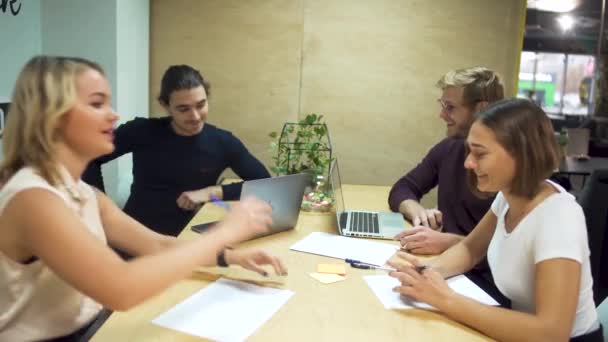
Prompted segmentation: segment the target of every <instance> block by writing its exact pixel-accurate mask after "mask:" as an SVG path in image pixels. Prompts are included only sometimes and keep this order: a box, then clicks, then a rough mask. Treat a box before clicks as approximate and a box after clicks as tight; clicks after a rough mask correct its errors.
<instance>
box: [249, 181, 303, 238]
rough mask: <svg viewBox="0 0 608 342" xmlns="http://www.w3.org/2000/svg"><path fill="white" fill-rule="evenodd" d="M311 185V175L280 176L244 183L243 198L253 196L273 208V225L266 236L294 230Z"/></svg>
mask: <svg viewBox="0 0 608 342" xmlns="http://www.w3.org/2000/svg"><path fill="white" fill-rule="evenodd" d="M310 183H311V176H310V174H304V173H299V174H295V175H287V176H279V177H273V178H264V179H256V180H250V181H246V182H245V183H243V189H242V190H241V198H246V197H248V196H253V197H255V198H257V199H260V200H262V201H264V202H266V203H268V204H270V206H271V207H272V214H271V215H272V225H271V226H270V231H269V232H268V233H266V234H264V235H269V234H274V233H278V232H282V231H285V230H288V229H292V228H293V227H295V226H296V224H297V223H298V216H299V214H300V205H302V197H303V196H304V189H305V188H306V186H307V185H309V184H310Z"/></svg>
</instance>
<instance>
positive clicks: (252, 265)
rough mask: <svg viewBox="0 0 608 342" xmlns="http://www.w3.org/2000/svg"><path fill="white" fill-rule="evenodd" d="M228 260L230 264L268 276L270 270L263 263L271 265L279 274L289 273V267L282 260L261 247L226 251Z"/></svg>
mask: <svg viewBox="0 0 608 342" xmlns="http://www.w3.org/2000/svg"><path fill="white" fill-rule="evenodd" d="M224 253H225V254H224V255H225V258H226V262H227V263H228V264H229V265H239V266H241V267H243V268H246V269H248V270H251V271H254V272H257V273H259V274H261V275H263V276H264V277H266V276H268V272H267V271H266V270H265V269H264V268H263V267H262V265H271V266H272V268H273V269H274V272H275V273H276V274H277V275H282V276H284V275H287V268H286V267H285V266H284V265H283V263H282V262H281V260H280V259H279V258H277V257H276V256H273V255H270V254H268V253H266V252H264V251H262V250H259V249H252V250H241V251H239V250H231V249H226V250H225V251H224Z"/></svg>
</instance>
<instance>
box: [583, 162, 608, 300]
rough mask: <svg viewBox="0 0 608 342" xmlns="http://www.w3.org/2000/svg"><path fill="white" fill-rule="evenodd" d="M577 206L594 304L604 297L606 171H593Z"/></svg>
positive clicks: (607, 224)
mask: <svg viewBox="0 0 608 342" xmlns="http://www.w3.org/2000/svg"><path fill="white" fill-rule="evenodd" d="M578 203H579V204H580V205H581V207H582V208H583V211H584V212H585V220H586V223H587V235H588V238H589V249H590V250H591V275H592V276H593V295H594V299H595V302H596V303H600V302H602V300H603V299H604V298H605V297H606V295H608V286H607V285H608V284H607V283H608V281H607V278H608V276H607V275H606V273H607V272H605V269H606V267H607V266H608V260H605V259H608V247H606V245H607V241H606V236H607V235H608V234H606V233H605V232H606V228H607V227H608V169H606V170H595V171H593V173H592V174H591V176H590V177H589V180H587V182H586V183H585V186H584V187H583V189H582V190H581V192H580V195H579V197H578Z"/></svg>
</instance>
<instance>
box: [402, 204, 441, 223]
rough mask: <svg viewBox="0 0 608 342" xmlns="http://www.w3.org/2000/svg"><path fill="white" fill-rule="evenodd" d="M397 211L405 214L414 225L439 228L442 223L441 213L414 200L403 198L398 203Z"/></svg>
mask: <svg viewBox="0 0 608 342" xmlns="http://www.w3.org/2000/svg"><path fill="white" fill-rule="evenodd" d="M399 212H401V213H402V214H403V215H405V217H406V218H408V219H409V220H410V221H411V222H412V224H413V225H414V226H425V227H429V228H433V229H439V228H441V226H442V225H443V215H442V213H441V211H439V210H437V209H426V208H424V207H423V206H422V205H420V203H418V202H416V201H414V200H405V201H403V202H401V204H399Z"/></svg>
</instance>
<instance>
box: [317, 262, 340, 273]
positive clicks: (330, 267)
mask: <svg viewBox="0 0 608 342" xmlns="http://www.w3.org/2000/svg"><path fill="white" fill-rule="evenodd" d="M317 272H318V273H330V274H339V275H346V267H344V265H342V264H318V265H317Z"/></svg>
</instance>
